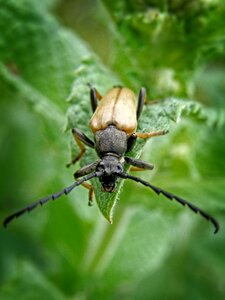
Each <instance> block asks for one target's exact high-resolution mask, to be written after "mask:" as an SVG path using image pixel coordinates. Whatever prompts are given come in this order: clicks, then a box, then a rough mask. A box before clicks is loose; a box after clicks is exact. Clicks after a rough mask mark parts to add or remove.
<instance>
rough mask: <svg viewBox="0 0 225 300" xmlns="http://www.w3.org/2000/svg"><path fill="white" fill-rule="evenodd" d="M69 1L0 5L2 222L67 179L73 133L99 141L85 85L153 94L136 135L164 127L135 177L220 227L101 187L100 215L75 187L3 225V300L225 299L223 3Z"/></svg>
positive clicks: (140, 146)
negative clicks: (149, 167) (150, 167)
mask: <svg viewBox="0 0 225 300" xmlns="http://www.w3.org/2000/svg"><path fill="white" fill-rule="evenodd" d="M66 2H67V1H61V2H60V3H58V2H55V1H54V0H40V1H34V0H21V1H16V0H8V1H3V0H0V4H1V10H0V32H1V37H0V90H1V102H0V105H1V110H0V113H1V121H2V126H1V130H0V147H1V160H0V167H1V170H2V175H1V181H0V185H1V186H0V187H1V192H2V197H1V202H0V203H1V218H2V219H3V218H4V217H5V216H6V215H7V214H8V213H9V212H11V211H14V210H16V209H17V208H20V207H23V205H26V203H28V202H29V199H31V201H32V199H33V200H35V198H38V197H39V196H41V195H45V194H49V193H51V192H54V191H56V190H59V189H61V187H62V186H64V185H65V186H67V185H69V184H70V182H71V180H73V179H72V178H73V177H72V173H73V172H74V170H73V169H74V168H71V169H70V170H66V168H65V164H66V162H68V161H69V159H70V156H71V153H70V152H71V150H72V155H74V153H76V152H77V150H78V149H77V147H76V145H75V144H74V142H73V140H72V139H71V136H70V135H71V134H70V131H69V129H71V128H72V127H74V126H76V127H79V128H80V130H82V131H84V132H85V133H86V134H87V135H88V136H89V137H90V138H92V134H91V132H90V129H89V128H88V120H89V118H90V115H91V110H90V105H89V87H88V84H91V85H93V86H96V87H97V89H98V90H99V91H100V92H101V93H104V92H105V91H106V90H107V89H109V88H110V87H111V86H113V85H115V84H124V85H127V86H128V87H130V88H132V89H133V90H134V91H135V92H136V94H137V93H138V90H139V88H140V87H141V86H146V87H147V90H148V98H149V104H148V105H146V107H145V109H144V112H143V115H142V117H141V120H140V122H139V128H138V130H141V131H149V130H150V131H151V130H159V129H169V131H170V132H169V134H167V135H166V136H164V137H158V138H154V139H152V140H151V141H149V142H148V143H147V144H146V145H144V142H139V143H137V145H136V147H135V149H134V150H133V151H132V152H131V153H130V155H132V156H135V157H139V156H140V155H141V156H142V158H143V159H145V160H147V161H150V162H152V163H154V165H155V169H154V171H151V172H144V173H143V174H140V173H139V174H138V175H140V176H141V177H143V178H145V179H146V180H148V181H151V182H152V183H154V184H156V185H157V186H161V187H163V188H165V189H168V190H170V191H173V192H174V193H175V194H178V195H181V196H183V197H184V198H186V199H188V200H189V201H191V202H193V203H195V204H196V205H198V206H200V207H202V208H204V209H205V210H207V211H209V212H210V213H211V214H212V215H214V216H215V217H216V218H218V219H219V221H220V223H221V231H220V233H219V234H218V235H217V236H214V235H213V234H212V229H211V228H210V224H208V223H207V222H205V221H204V220H202V219H201V218H200V217H199V216H195V215H193V213H191V212H190V211H189V210H188V209H183V208H181V207H180V206H179V205H177V204H176V203H174V202H169V201H167V200H165V199H163V197H161V196H160V197H158V196H156V195H154V194H153V193H152V192H151V191H149V190H148V189H146V188H145V187H142V186H140V185H138V184H134V183H130V182H125V184H124V186H123V183H124V182H120V184H119V185H120V187H118V193H115V194H112V195H111V194H110V195H106V194H104V193H102V192H101V191H100V188H99V186H98V183H97V182H94V186H95V189H96V202H97V204H98V207H99V209H98V207H97V205H95V206H94V207H93V208H91V209H89V208H88V207H87V205H86V204H87V197H88V196H87V192H86V190H85V189H83V188H82V187H78V188H77V189H75V190H74V191H73V192H72V193H71V194H70V195H68V198H67V199H66V198H62V199H61V200H59V201H57V202H56V203H49V205H46V206H45V207H44V208H42V209H39V210H38V209H37V210H36V211H34V212H33V213H32V215H30V216H28V215H26V216H24V217H23V218H22V219H20V220H15V221H14V224H12V225H11V226H10V227H9V228H8V230H7V231H5V230H4V229H1V231H0V236H1V248H0V257H1V258H0V268H1V274H0V284H1V289H0V298H1V299H32V300H33V299H41V298H43V299H105V298H107V299H117V298H119V297H123V298H124V299H137V298H138V299H151V298H153V299H163V298H167V299H181V298H182V299H224V297H225V281H224V278H225V272H224V270H225V265H224V247H225V238H224V236H225V235H224V225H225V222H224V212H225V202H224V197H225V192H224V180H225V178H224V177H225V176H224V169H225V159H224V149H225V136H224V129H225V125H224V116H225V114H224V87H225V82H224V78H225V76H224V73H225V68H224V62H225V60H224V48H225V31H224V30H225V29H224V28H225V27H224V17H225V5H224V4H223V3H222V2H220V1H216V0H214V1H206V0H205V1H203V0H201V1H200V0H198V1H188V2H187V1H184V0H183V1H167V0H163V1H154V0H151V1H144V0H143V1H114V2H110V1H107V0H102V1H101V2H92V1H70V2H69V4H68V3H66ZM93 12H95V13H94V14H93ZM75 16H77V18H75ZM87 16H88V17H87ZM56 17H57V18H60V19H61V20H60V22H59V21H57V20H56ZM75 19H78V20H80V23H78V22H77V21H76V20H75ZM74 20H75V21H74ZM82 20H83V23H82ZM62 23H65V24H69V25H70V27H71V29H70V30H69V29H66V27H65V26H63V25H62ZM99 24H100V25H99ZM93 28H94V29H95V28H98V30H96V31H95V35H94V39H93V31H92V30H93ZM79 35H80V36H81V37H79ZM108 35H109V36H110V45H111V46H110V47H109V45H108V44H107V43H109V41H108V40H107V38H105V39H103V38H102V37H104V36H105V37H106V36H108ZM82 37H83V39H82ZM102 48H104V49H108V50H107V51H104V49H102ZM106 52H107V53H106ZM152 98H153V99H158V101H157V102H156V103H154V102H153V103H151V102H150V99H152ZM160 98H163V100H160ZM188 99H195V100H188ZM66 100H67V101H66ZM63 129H65V130H66V132H65V131H63ZM68 144H70V149H68V148H67V145H68ZM95 155H96V154H95V153H94V152H93V150H89V149H87V155H85V157H84V159H83V160H82V161H81V165H82V164H85V163H87V162H90V161H92V160H93V159H95V158H96V156H95ZM78 167H79V166H78V165H76V166H75V169H77V168H78ZM40 175H41V177H40ZM35 196H36V197H35ZM25 199H27V200H25ZM83 200H84V201H83ZM116 203H117V205H116V206H115V204H116ZM114 209H115V212H114ZM100 211H101V212H102V214H103V215H104V216H105V217H106V219H109V220H112V214H113V219H114V220H113V221H114V222H113V225H110V224H109V223H108V222H107V221H106V220H105V218H104V217H103V216H102V214H101V213H100Z"/></svg>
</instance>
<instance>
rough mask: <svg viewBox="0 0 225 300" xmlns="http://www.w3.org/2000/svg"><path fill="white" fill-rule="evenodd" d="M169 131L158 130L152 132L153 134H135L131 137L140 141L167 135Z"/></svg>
mask: <svg viewBox="0 0 225 300" xmlns="http://www.w3.org/2000/svg"><path fill="white" fill-rule="evenodd" d="M168 132H169V130H159V131H153V132H135V133H134V134H133V135H134V136H136V137H138V138H141V139H149V138H151V137H154V136H160V135H164V134H167V133H168Z"/></svg>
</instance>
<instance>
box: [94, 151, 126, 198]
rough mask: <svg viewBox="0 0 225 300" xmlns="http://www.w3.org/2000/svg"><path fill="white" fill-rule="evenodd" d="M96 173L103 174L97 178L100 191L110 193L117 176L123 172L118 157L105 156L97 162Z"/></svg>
mask: <svg viewBox="0 0 225 300" xmlns="http://www.w3.org/2000/svg"><path fill="white" fill-rule="evenodd" d="M97 171H99V172H102V173H103V174H102V176H100V177H99V181H100V182H101V184H102V191H104V192H109V193H112V192H113V191H114V189H115V186H116V182H117V177H118V174H119V173H121V172H123V165H122V163H121V162H120V161H119V158H118V157H116V156H113V155H107V156H104V157H103V158H102V159H101V161H100V162H99V164H98V166H97Z"/></svg>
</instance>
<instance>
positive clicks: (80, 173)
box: [73, 160, 100, 179]
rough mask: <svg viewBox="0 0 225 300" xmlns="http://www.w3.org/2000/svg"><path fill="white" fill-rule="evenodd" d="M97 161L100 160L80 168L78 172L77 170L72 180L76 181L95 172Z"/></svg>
mask: <svg viewBox="0 0 225 300" xmlns="http://www.w3.org/2000/svg"><path fill="white" fill-rule="evenodd" d="M99 161H100V160H96V161H95V162H92V163H90V164H88V165H86V166H84V167H82V168H80V169H79V170H77V171H76V172H75V173H74V175H73V176H74V178H75V179H77V178H79V177H83V176H85V175H88V174H90V173H92V172H93V171H95V170H96V167H97V165H98V163H99Z"/></svg>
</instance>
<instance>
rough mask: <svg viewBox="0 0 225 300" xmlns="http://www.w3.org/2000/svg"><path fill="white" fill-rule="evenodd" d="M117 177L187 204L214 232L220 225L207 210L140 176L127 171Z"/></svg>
mask: <svg viewBox="0 0 225 300" xmlns="http://www.w3.org/2000/svg"><path fill="white" fill-rule="evenodd" d="M118 176H119V177H121V178H124V179H131V180H134V181H136V182H140V183H141V184H143V185H145V186H147V187H150V188H151V189H152V190H153V191H154V192H155V193H156V194H158V195H159V194H163V195H164V196H165V197H167V198H168V199H170V200H173V199H174V200H176V201H177V202H179V203H180V204H182V205H183V206H185V205H187V206H188V207H189V208H190V209H191V210H192V211H193V212H195V213H199V214H200V215H201V216H202V217H203V218H205V219H206V220H207V221H210V222H211V223H212V224H213V225H214V227H215V230H214V233H217V232H218V231H219V229H220V225H219V222H218V221H217V220H216V219H215V218H213V217H212V216H211V215H209V214H208V213H207V212H205V211H204V210H202V209H201V208H199V207H197V206H195V205H193V204H192V203H190V202H188V201H186V200H184V199H182V198H180V197H178V196H176V195H174V194H171V193H169V192H167V191H165V190H163V189H161V188H159V187H156V186H154V185H152V184H151V183H149V182H147V181H145V180H142V179H141V178H139V177H135V176H131V175H129V174H127V173H120V174H118Z"/></svg>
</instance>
